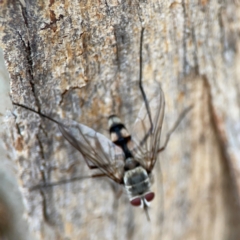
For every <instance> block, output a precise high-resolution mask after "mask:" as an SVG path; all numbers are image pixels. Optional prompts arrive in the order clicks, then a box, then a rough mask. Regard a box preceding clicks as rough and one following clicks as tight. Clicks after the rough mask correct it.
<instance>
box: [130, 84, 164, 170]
mask: <svg viewBox="0 0 240 240" xmlns="http://www.w3.org/2000/svg"><path fill="white" fill-rule="evenodd" d="M147 98H148V103H149V108H150V112H151V116H152V122H153V129H152V131H150V128H151V124H150V120H149V116H148V114H147V110H146V107H145V104H143V105H142V107H141V109H140V111H139V113H138V116H137V119H136V121H135V123H134V126H133V131H132V141H133V145H134V148H133V150H132V152H133V154H134V158H135V159H136V160H137V161H138V162H139V163H140V164H141V165H142V166H144V167H145V169H146V170H147V171H148V172H151V171H152V169H153V167H154V165H155V162H156V160H157V157H158V150H159V148H160V138H161V130H162V123H163V117H164V107H165V101H164V93H163V91H162V89H161V86H160V84H159V83H155V84H154V90H153V91H152V92H150V93H147Z"/></svg>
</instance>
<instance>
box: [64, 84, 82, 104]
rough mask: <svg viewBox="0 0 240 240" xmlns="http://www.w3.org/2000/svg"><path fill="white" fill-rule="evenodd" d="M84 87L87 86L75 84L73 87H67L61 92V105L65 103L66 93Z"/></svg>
mask: <svg viewBox="0 0 240 240" xmlns="http://www.w3.org/2000/svg"><path fill="white" fill-rule="evenodd" d="M83 87H85V85H84V86H82V87H79V86H73V87H70V88H69V89H65V90H64V91H63V93H62V94H61V100H60V102H59V105H60V106H61V105H62V104H63V101H64V97H65V95H66V94H67V93H69V92H70V91H73V90H75V89H79V90H81V89H82V88H83Z"/></svg>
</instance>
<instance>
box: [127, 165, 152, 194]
mask: <svg viewBox="0 0 240 240" xmlns="http://www.w3.org/2000/svg"><path fill="white" fill-rule="evenodd" d="M124 184H125V189H126V191H127V194H128V196H129V198H130V199H132V198H134V197H135V196H140V195H143V194H144V193H146V192H149V191H150V186H151V183H150V179H149V177H148V174H147V171H146V170H145V169H144V168H143V167H142V166H138V167H136V168H134V169H131V170H128V171H126V172H125V174H124Z"/></svg>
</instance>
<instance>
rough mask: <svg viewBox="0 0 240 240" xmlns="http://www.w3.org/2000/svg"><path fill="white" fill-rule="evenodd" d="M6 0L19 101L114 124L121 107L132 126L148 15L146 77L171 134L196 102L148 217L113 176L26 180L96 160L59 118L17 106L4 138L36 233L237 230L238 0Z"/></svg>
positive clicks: (158, 180) (155, 235) (129, 235)
mask: <svg viewBox="0 0 240 240" xmlns="http://www.w3.org/2000/svg"><path fill="white" fill-rule="evenodd" d="M0 4H1V8H0V9H1V10H0V11H1V13H0V14H1V15H0V16H1V29H2V31H1V42H2V46H3V49H4V53H5V60H6V63H7V67H8V71H9V74H10V78H11V98H12V100H13V101H15V102H19V103H21V104H24V105H27V106H29V107H32V108H34V109H36V110H40V111H41V112H44V113H46V114H48V115H50V116H52V117H55V118H57V119H61V118H71V119H74V120H76V121H78V122H81V123H84V124H86V125H87V126H89V127H92V128H93V129H95V130H97V131H100V132H103V133H105V134H107V133H106V129H107V121H106V117H107V116H108V115H109V114H111V113H117V114H119V115H120V116H121V118H122V120H123V121H124V122H126V125H127V126H129V127H128V128H129V129H131V124H132V123H133V120H134V117H135V115H136V111H137V110H138V109H139V106H140V104H141V101H140V100H139V89H138V87H137V82H138V76H139V64H138V63H139V41H140V31H141V28H142V26H144V27H145V34H144V49H143V65H144V67H143V78H144V82H145V85H146V87H147V86H148V85H151V82H152V81H159V82H160V83H161V85H162V89H163V91H164V93H165V98H166V109H165V120H164V125H163V133H162V139H163V140H162V142H163V141H164V138H165V135H166V133H167V131H168V130H169V129H170V127H171V126H172V125H173V124H174V121H175V120H176V119H177V117H178V115H179V114H180V112H181V111H182V110H183V109H184V108H186V107H187V106H189V105H191V104H194V107H193V109H192V111H191V112H190V113H189V114H188V115H187V116H186V118H184V119H183V121H182V123H181V125H180V126H179V128H178V129H177V131H175V132H174V134H173V136H172V137H171V140H170V142H169V145H168V147H167V149H166V151H165V152H164V153H162V154H161V155H160V157H159V161H158V164H157V166H156V168H155V171H154V177H155V185H154V190H155V192H156V199H155V200H154V201H153V204H152V206H151V210H150V216H151V222H147V220H146V218H145V216H144V213H143V211H141V209H135V208H133V207H131V206H130V204H129V203H128V200H127V198H126V196H125V195H124V194H122V196H121V197H119V198H118V191H117V190H116V186H115V185H114V184H113V183H111V182H110V181H108V180H107V179H99V180H96V179H93V180H91V179H89V180H84V181H80V182H76V183H71V184H66V185H64V186H59V187H54V188H51V189H44V190H41V191H32V192H30V191H28V187H30V186H33V185H35V184H38V183H39V182H41V181H42V180H43V179H44V180H46V181H56V180H58V179H60V178H64V177H69V176H74V175H88V174H90V171H89V170H88V168H87V166H86V164H85V163H84V161H83V159H82V158H81V156H80V154H79V153H78V152H77V151H76V150H74V149H73V148H72V147H71V146H70V145H69V144H68V143H67V142H66V140H64V139H63V137H62V136H61V134H60V132H59V130H58V128H57V126H55V125H54V124H52V123H51V122H49V121H46V120H43V119H41V118H40V117H39V116H37V115H36V114H33V113H31V112H28V111H26V110H23V109H21V108H14V109H13V114H12V118H10V119H9V129H8V132H7V133H6V140H5V141H6V143H7V144H8V147H9V148H10V149H11V151H10V154H11V159H12V163H13V164H15V163H17V166H18V177H19V182H20V184H21V187H22V192H23V195H24V200H25V203H26V206H27V208H26V213H25V214H27V216H28V220H29V226H30V228H31V230H32V232H33V233H34V234H35V237H36V238H37V239H160V238H161V239H226V240H229V239H239V238H240V227H239V220H240V211H239V210H240V209H239V186H240V185H239V184H240V183H239V181H240V179H239V174H238V173H239V165H238V161H239V156H240V154H239V149H240V136H239V132H240V131H239V128H240V127H239V126H240V125H239V117H240V112H239V105H240V104H239V103H240V102H239V70H238V69H239V68H238V66H239V60H240V56H239V24H240V21H239V4H238V3H237V1H226V2H224V1H213V0H210V1H189V2H188V1H180V2H169V1H161V2H160V1H151V2H150V1H115V0H113V1H98V2H94V1H80V2H78V1H70V2H68V1H50V2H45V3H43V2H36V3H35V2H33V1H25V2H23V1H6V2H1V3H0ZM160 165H161V168H160ZM161 172H162V177H161Z"/></svg>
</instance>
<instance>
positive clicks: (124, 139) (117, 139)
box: [108, 115, 133, 159]
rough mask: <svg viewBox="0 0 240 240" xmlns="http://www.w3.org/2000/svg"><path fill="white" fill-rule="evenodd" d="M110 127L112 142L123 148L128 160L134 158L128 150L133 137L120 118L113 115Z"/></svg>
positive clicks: (109, 123) (109, 122) (109, 119)
mask: <svg viewBox="0 0 240 240" xmlns="http://www.w3.org/2000/svg"><path fill="white" fill-rule="evenodd" d="M108 126H109V132H110V136H111V141H112V142H113V143H115V144H116V145H117V146H119V147H121V148H122V150H123V152H124V154H125V158H126V159H127V158H132V157H133V156H132V154H131V152H130V150H129V148H128V143H129V142H130V141H131V135H130V134H129V133H128V131H127V129H126V128H125V126H124V124H123V123H122V122H121V120H120V118H118V117H117V116H116V115H111V116H110V117H109V118H108Z"/></svg>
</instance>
